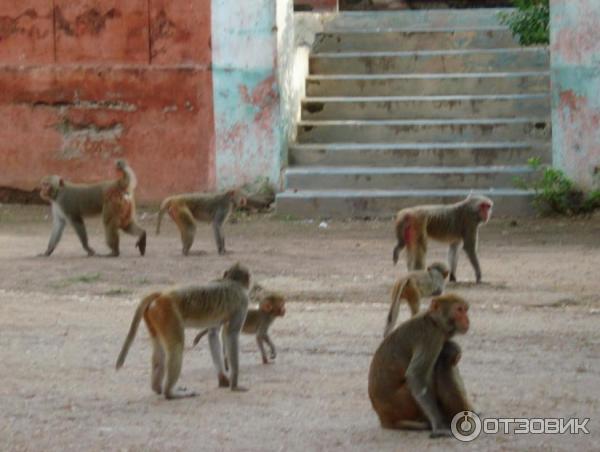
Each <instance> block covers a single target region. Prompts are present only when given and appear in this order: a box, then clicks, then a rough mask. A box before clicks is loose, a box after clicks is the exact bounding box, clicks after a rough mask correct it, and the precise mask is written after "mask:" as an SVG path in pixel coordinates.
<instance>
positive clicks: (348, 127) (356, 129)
mask: <svg viewBox="0 0 600 452" xmlns="http://www.w3.org/2000/svg"><path fill="white" fill-rule="evenodd" d="M550 128H551V122H550V119H549V118H500V119H497V118H492V119H439V120H437V119H436V120H434V119H424V120H373V121H358V120H346V121H301V122H300V123H299V125H298V132H297V142H298V143H340V142H344V143H407V142H411V143H412V142H427V143H431V142H444V143H446V142H472V141H529V142H531V141H542V142H547V141H548V140H549V139H550Z"/></svg>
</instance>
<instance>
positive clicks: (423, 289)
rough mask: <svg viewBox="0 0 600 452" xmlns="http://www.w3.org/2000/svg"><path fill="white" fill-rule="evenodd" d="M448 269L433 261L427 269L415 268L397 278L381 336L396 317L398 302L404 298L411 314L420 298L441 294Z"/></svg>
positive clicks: (419, 302)
mask: <svg viewBox="0 0 600 452" xmlns="http://www.w3.org/2000/svg"><path fill="white" fill-rule="evenodd" d="M449 273H450V270H449V269H448V266H447V265H446V264H445V263H443V262H435V263H433V264H431V265H430V266H429V267H427V270H415V271H412V272H410V273H408V274H407V275H406V276H404V277H402V278H400V279H398V281H396V284H394V288H393V289H392V305H391V306H390V312H389V313H388V316H387V321H386V324H385V330H384V331H383V337H386V336H387V335H388V334H390V332H391V331H392V329H394V326H395V325H396V319H398V311H399V310H400V302H401V301H402V300H406V301H407V302H408V306H409V307H410V313H411V316H414V315H415V314H417V312H419V307H420V304H421V298H423V297H431V296H437V295H441V294H442V291H443V290H444V285H445V284H446V278H448V275H449Z"/></svg>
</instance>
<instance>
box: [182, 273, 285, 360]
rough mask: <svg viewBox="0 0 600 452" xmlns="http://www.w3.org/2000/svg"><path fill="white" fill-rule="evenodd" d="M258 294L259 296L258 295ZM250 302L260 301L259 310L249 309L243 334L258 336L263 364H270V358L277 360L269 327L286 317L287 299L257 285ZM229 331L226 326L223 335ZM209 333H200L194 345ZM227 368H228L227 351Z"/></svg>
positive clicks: (253, 288)
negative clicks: (268, 351)
mask: <svg viewBox="0 0 600 452" xmlns="http://www.w3.org/2000/svg"><path fill="white" fill-rule="evenodd" d="M261 292H264V293H261ZM257 293H259V294H258V295H257ZM259 297H260V298H259ZM250 301H251V302H255V301H258V309H248V315H247V316H246V321H245V322H244V326H243V328H242V333H245V334H253V335H255V336H256V343H257V344H258V349H259V350H260V354H261V356H262V362H263V364H269V358H270V359H271V360H274V359H275V358H277V350H276V349H275V344H273V341H271V338H270V337H269V327H270V326H271V324H272V323H273V321H274V320H275V319H276V318H277V317H283V316H284V315H285V299H284V298H283V296H282V295H280V294H278V293H276V292H265V291H264V290H263V289H262V287H261V286H259V285H258V284H255V285H254V286H253V287H252V290H251V291H250ZM227 329H228V326H227V325H225V326H224V327H223V334H227ZM207 332H208V330H204V331H200V332H199V333H198V334H197V335H196V337H195V338H194V345H196V344H197V343H198V342H199V341H200V339H201V338H202V336H204V335H205V334H206V333H207ZM264 343H266V344H267V345H268V346H269V349H270V353H269V357H267V353H266V351H265V346H264ZM225 368H227V353H226V351H225Z"/></svg>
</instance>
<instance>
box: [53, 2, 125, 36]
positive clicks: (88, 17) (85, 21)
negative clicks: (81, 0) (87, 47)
mask: <svg viewBox="0 0 600 452" xmlns="http://www.w3.org/2000/svg"><path fill="white" fill-rule="evenodd" d="M54 12H55V16H54V17H55V18H56V19H55V20H56V26H57V28H58V29H60V30H62V31H63V32H64V33H65V34H67V35H68V36H74V37H79V36H84V35H92V36H95V35H99V34H100V33H101V32H102V31H103V30H104V29H105V28H106V23H107V22H108V21H109V20H110V19H118V18H120V17H121V12H120V11H119V10H118V9H116V8H111V9H109V10H108V11H107V12H106V13H104V14H102V13H101V12H100V11H98V10H97V9H96V8H91V9H88V10H87V11H86V12H84V13H83V14H79V15H78V16H77V17H76V18H75V22H74V23H73V24H72V23H70V22H69V21H68V20H67V19H66V18H65V16H64V15H63V13H62V11H61V9H60V8H59V7H58V6H57V7H56V8H54Z"/></svg>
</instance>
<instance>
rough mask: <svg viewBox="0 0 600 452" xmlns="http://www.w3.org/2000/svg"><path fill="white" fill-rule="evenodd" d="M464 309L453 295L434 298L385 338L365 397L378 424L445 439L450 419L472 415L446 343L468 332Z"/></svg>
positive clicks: (455, 355) (453, 348)
mask: <svg viewBox="0 0 600 452" xmlns="http://www.w3.org/2000/svg"><path fill="white" fill-rule="evenodd" d="M468 310H469V305H468V304H467V302H466V301H465V300H463V299H462V298H461V297H459V296H457V295H442V296H440V297H436V298H433V299H432V300H431V305H430V307H429V310H428V311H427V312H425V313H422V314H419V315H416V316H414V317H412V318H410V319H409V320H407V321H406V322H404V323H403V324H401V325H400V326H399V327H398V328H396V329H395V330H394V331H392V332H391V334H389V335H388V336H386V337H385V339H384V340H383V342H382V343H381V344H380V345H379V347H378V349H377V351H376V352H375V355H374V356H373V360H372V361H371V367H370V369H369V397H370V399H371V404H372V405H373V409H374V410H375V412H376V413H377V416H378V417H379V420H380V422H381V426H382V427H383V428H389V429H410V430H429V429H431V431H432V433H431V436H432V437H439V436H450V429H449V427H450V421H451V420H452V418H453V417H454V416H455V415H456V414H457V413H459V412H461V411H467V410H468V411H472V406H471V403H470V402H469V400H468V399H467V396H466V392H465V389H464V383H463V380H462V378H461V376H460V373H459V372H458V367H457V366H456V365H457V363H458V361H459V359H460V356H461V352H460V348H459V347H458V345H457V344H456V343H454V342H453V341H451V340H450V339H451V338H452V336H454V334H457V333H458V334H465V333H466V332H467V330H468V329H469V315H468Z"/></svg>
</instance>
